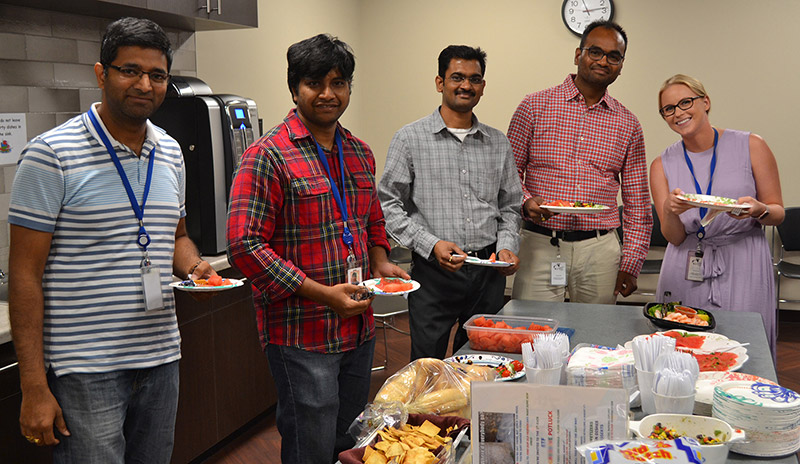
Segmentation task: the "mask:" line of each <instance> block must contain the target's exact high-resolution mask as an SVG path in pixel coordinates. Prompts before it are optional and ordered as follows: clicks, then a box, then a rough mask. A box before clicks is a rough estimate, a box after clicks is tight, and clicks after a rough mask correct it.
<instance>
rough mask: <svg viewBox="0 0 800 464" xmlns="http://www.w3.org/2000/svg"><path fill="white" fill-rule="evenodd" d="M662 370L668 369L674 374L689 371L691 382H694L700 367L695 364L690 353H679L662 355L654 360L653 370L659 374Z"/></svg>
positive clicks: (695, 360)
mask: <svg viewBox="0 0 800 464" xmlns="http://www.w3.org/2000/svg"><path fill="white" fill-rule="evenodd" d="M663 369H670V370H672V371H674V372H683V371H689V372H690V373H691V374H692V378H693V382H696V381H697V377H698V376H699V375H700V366H699V365H698V364H697V359H696V358H695V357H694V356H692V355H691V354H690V353H683V352H681V351H672V352H668V353H662V354H661V355H660V356H659V357H658V358H656V362H655V365H654V367H653V370H654V371H655V372H659V371H661V370H663Z"/></svg>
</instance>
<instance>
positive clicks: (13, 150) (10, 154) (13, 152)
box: [0, 113, 28, 165]
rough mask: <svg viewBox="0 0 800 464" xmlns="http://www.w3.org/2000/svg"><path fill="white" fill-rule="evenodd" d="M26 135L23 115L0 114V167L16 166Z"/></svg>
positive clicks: (26, 138)
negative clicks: (6, 165) (5, 165)
mask: <svg viewBox="0 0 800 464" xmlns="http://www.w3.org/2000/svg"><path fill="white" fill-rule="evenodd" d="M26 134H27V132H26V128H25V113H0V165H4V164H17V161H18V160H19V155H20V153H22V149H23V148H25V144H26V143H28V136H27V135H26Z"/></svg>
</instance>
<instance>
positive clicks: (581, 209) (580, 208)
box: [539, 200, 609, 214]
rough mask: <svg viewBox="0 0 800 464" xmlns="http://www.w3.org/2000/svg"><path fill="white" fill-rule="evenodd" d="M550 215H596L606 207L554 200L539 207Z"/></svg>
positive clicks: (586, 202) (588, 203)
mask: <svg viewBox="0 0 800 464" xmlns="http://www.w3.org/2000/svg"><path fill="white" fill-rule="evenodd" d="M539 207H540V208H544V209H546V210H548V211H550V212H552V213H561V214H597V213H602V212H603V211H606V210H607V209H609V208H608V206H605V205H598V204H596V203H590V202H588V201H564V200H555V201H549V202H547V203H543V204H541V205H539Z"/></svg>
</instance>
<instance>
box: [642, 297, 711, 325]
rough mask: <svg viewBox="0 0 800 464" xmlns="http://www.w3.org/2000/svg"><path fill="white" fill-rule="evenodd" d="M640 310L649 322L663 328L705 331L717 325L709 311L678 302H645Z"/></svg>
mask: <svg viewBox="0 0 800 464" xmlns="http://www.w3.org/2000/svg"><path fill="white" fill-rule="evenodd" d="M642 311H643V313H644V317H646V318H647V319H649V320H650V322H652V323H653V324H655V325H656V326H658V327H661V328H664V329H683V330H701V331H706V330H713V329H714V328H716V326H717V321H716V320H715V319H714V315H713V314H711V312H709V311H707V310H705V309H700V308H693V307H691V306H686V305H682V304H681V303H680V302H672V303H647V304H646V305H645V306H644V309H643V310H642Z"/></svg>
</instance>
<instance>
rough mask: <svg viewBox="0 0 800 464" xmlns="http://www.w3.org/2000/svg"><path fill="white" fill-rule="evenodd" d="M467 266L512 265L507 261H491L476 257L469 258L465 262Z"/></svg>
mask: <svg viewBox="0 0 800 464" xmlns="http://www.w3.org/2000/svg"><path fill="white" fill-rule="evenodd" d="M464 263H466V264H474V265H475V266H487V267H509V266H511V263H509V262H507V261H489V260H488V259H480V258H477V257H475V256H467V258H466V259H465V260H464Z"/></svg>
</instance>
